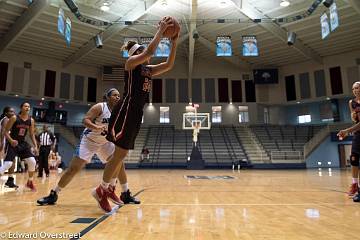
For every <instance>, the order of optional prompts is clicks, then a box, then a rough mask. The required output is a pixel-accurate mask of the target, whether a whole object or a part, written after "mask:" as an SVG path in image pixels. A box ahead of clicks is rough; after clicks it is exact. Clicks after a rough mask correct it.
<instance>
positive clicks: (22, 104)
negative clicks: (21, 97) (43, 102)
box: [20, 102, 30, 109]
mask: <svg viewBox="0 0 360 240" xmlns="http://www.w3.org/2000/svg"><path fill="white" fill-rule="evenodd" d="M26 103H27V104H29V105H30V103H29V102H23V103H21V105H20V109H21V108H22V107H23V106H24V105H25V104H26Z"/></svg>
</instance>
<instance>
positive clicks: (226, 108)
mask: <svg viewBox="0 0 360 240" xmlns="http://www.w3.org/2000/svg"><path fill="white" fill-rule="evenodd" d="M357 58H360V51H357V52H350V53H346V54H342V55H337V56H331V57H325V58H324V64H323V65H320V64H317V63H314V62H305V63H298V64H293V65H287V66H283V67H280V68H279V83H278V84H266V85H255V86H250V85H249V86H248V84H245V82H246V78H247V77H249V79H250V80H251V79H252V73H251V71H249V70H247V69H240V67H237V66H235V65H233V64H231V63H229V62H227V61H225V60H224V59H222V58H217V59H216V60H215V61H209V60H207V59H202V58H200V57H198V56H196V57H195V60H194V68H193V75H192V80H191V81H188V78H187V75H188V59H187V58H183V57H178V58H177V59H176V64H175V67H174V68H173V69H172V70H171V71H170V72H168V73H166V74H164V75H162V76H159V77H154V78H156V79H159V80H157V82H158V83H159V82H160V87H161V89H160V90H158V91H153V92H152V93H151V94H150V95H151V97H150V99H158V100H159V99H160V101H159V102H158V103H156V102H154V101H152V102H153V103H154V105H153V107H151V108H149V106H147V107H146V109H145V115H144V119H145V124H159V107H160V106H169V107H170V122H171V123H174V124H176V125H177V127H181V124H180V125H179V123H180V122H181V121H182V120H179V119H180V118H181V117H182V113H183V112H185V106H186V105H187V104H188V102H189V101H190V98H191V99H192V102H194V103H200V110H199V111H200V112H211V106H215V105H221V106H222V110H223V112H222V117H223V119H222V123H223V124H238V110H237V109H238V106H239V105H245V106H249V115H250V116H249V119H250V123H263V119H264V112H263V109H264V107H266V106H267V107H269V112H270V123H272V124H297V123H298V121H297V116H298V115H299V112H301V111H302V110H301V109H306V108H307V109H309V110H308V112H309V113H310V114H311V115H312V122H311V124H314V123H323V122H322V121H321V117H320V116H319V108H320V105H322V104H323V102H324V101H327V100H326V98H327V97H329V98H331V99H333V98H337V99H339V112H340V120H341V121H349V117H348V111H349V110H348V107H347V101H348V99H349V96H350V95H351V83H352V82H354V81H356V80H359V79H360V67H359V65H357V63H356V59H357ZM0 61H5V62H9V71H8V83H7V86H6V92H1V91H0V94H8V93H11V92H12V93H14V90H17V91H21V95H25V96H30V97H33V98H36V97H38V99H39V98H40V97H42V96H43V94H42V91H40V89H45V74H46V70H47V69H49V70H52V71H56V80H55V85H56V86H55V101H56V100H59V99H62V100H63V99H67V98H68V99H69V100H70V101H72V102H78V103H79V105H78V106H81V105H80V104H83V105H84V104H86V103H87V101H86V100H87V96H86V95H87V87H88V81H87V80H88V78H89V77H91V78H96V79H97V96H96V97H97V99H98V100H101V96H102V94H103V92H104V89H105V88H108V87H111V86H110V85H109V84H106V83H104V82H102V81H101V69H98V68H95V67H90V66H85V65H80V64H74V65H71V66H70V67H68V68H66V69H63V68H62V62H61V61H57V60H52V59H49V58H44V57H38V56H32V55H28V54H22V53H21V54H20V53H15V52H10V51H5V52H4V53H2V54H1V55H0ZM25 61H26V62H31V63H32V70H35V71H38V72H39V74H40V75H39V80H38V84H33V83H31V84H30V80H29V79H30V77H31V76H30V75H31V73H30V70H29V69H24V62H25ZM337 66H339V67H340V71H341V78H342V82H341V87H342V89H343V93H341V94H336V95H334V94H332V92H333V90H334V89H332V88H331V79H330V71H329V68H332V67H337ZM18 70H19V71H18ZM19 72H20V73H19ZM22 72H24V73H22ZM61 73H68V75H66V76H64V75H62V74H61ZM18 75H20V78H21V76H22V75H23V76H24V78H23V81H19V77H18ZM289 75H294V80H295V92H296V98H295V100H292V101H287V95H286V84H285V77H286V76H289ZM315 76H316V77H315ZM34 77H36V74H34V73H33V75H32V78H34ZM69 77H70V79H69ZM60 79H62V80H60ZM319 79H320V80H319ZM224 81H225V85H224V84H223V83H224ZM233 81H236V82H233ZM19 82H20V84H18V83H19ZM63 82H64V84H63ZM251 82H252V81H250V82H247V83H251ZM315 82H317V84H320V85H321V84H324V85H325V88H324V89H320V88H316V85H315ZM226 83H227V84H226ZM320 85H319V86H320ZM21 86H22V87H21ZM30 86H31V87H30ZM33 86H34V87H35V86H36V88H35V89H38V90H35V91H34V90H33V88H32V87H33ZM122 86H123V84H119V87H120V88H122ZM233 86H236V87H237V89H232V87H233ZM249 87H250V88H251V87H254V88H255V95H253V94H252V93H251V89H250V90H249V89H248V88H249ZM67 88H68V89H69V93H68V95H66V94H65V93H64V90H63V89H67ZM75 88H77V90H76V89H75ZM79 89H80V90H81V94H76V93H77V92H78V91H79ZM153 90H155V89H153ZM224 91H225V93H224ZM120 92H122V89H120ZM154 92H157V93H160V96H152V95H153V94H154ZM35 93H38V94H35ZM19 95H20V94H19ZM233 95H236V96H233ZM233 99H234V100H236V101H234V100H233ZM254 100H256V103H253V102H251V101H254ZM63 101H64V100H63ZM230 101H232V102H233V105H230V104H229V102H230ZM239 101H241V102H239ZM205 102H206V103H205ZM297 102H299V103H297ZM66 105H67V104H65V106H66ZM76 106H77V105H74V106H73V107H71V108H70V110H69V111H74V117H73V118H71V117H69V118H68V119H69V120H70V121H72V122H70V123H69V124H71V125H76V124H77V123H78V122H80V121H79V119H80V116H83V114H84V112H83V113H81V114H80V112H82V111H86V109H87V108H85V107H84V109H82V107H79V109H77V107H76ZM148 109H153V110H148ZM64 110H66V109H64ZM73 119H74V120H73Z"/></svg>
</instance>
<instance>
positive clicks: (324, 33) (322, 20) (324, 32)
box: [320, 13, 330, 39]
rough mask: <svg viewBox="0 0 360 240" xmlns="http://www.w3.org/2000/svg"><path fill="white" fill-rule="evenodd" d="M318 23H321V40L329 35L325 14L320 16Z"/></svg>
mask: <svg viewBox="0 0 360 240" xmlns="http://www.w3.org/2000/svg"><path fill="white" fill-rule="evenodd" d="M320 23H321V37H322V39H324V38H326V37H327V36H328V35H329V34H330V27H329V21H328V17H327V14H326V13H324V14H323V15H321V17H320Z"/></svg>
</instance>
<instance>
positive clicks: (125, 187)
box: [121, 183, 129, 192]
mask: <svg viewBox="0 0 360 240" xmlns="http://www.w3.org/2000/svg"><path fill="white" fill-rule="evenodd" d="M121 189H122V192H127V190H128V189H129V186H128V183H124V184H121Z"/></svg>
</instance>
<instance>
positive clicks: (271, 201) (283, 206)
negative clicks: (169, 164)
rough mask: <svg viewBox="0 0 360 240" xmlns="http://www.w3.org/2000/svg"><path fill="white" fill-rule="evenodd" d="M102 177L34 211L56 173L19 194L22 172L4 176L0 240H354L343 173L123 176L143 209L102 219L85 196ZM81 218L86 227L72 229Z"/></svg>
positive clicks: (354, 216)
mask: <svg viewBox="0 0 360 240" xmlns="http://www.w3.org/2000/svg"><path fill="white" fill-rule="evenodd" d="M101 174H102V171H101V170H84V171H82V172H81V173H80V174H79V175H77V176H76V177H75V179H74V180H73V182H71V183H70V184H69V186H68V187H67V188H65V189H63V190H62V191H61V192H60V194H59V200H58V203H57V204H56V205H54V206H37V204H36V200H37V199H38V198H40V197H42V196H44V195H47V194H48V193H49V191H50V189H51V188H52V187H53V186H54V184H55V183H56V182H57V181H58V179H59V175H58V174H57V173H55V172H53V173H51V176H50V178H47V179H46V178H43V179H36V186H37V188H38V190H37V192H30V191H27V190H24V189H23V187H22V186H23V184H24V179H25V175H23V174H17V176H16V181H17V183H18V184H19V185H20V186H21V187H20V189H18V190H17V191H14V190H9V189H7V188H4V182H5V179H6V176H3V177H2V178H1V181H0V186H1V187H0V234H1V235H0V237H2V238H3V239H4V237H5V239H6V236H7V237H8V235H6V234H12V233H18V234H20V233H28V234H29V233H32V234H36V233H38V234H39V233H42V234H45V233H46V234H52V233H53V234H54V233H58V234H76V233H81V234H82V236H81V239H94V240H98V239H124V240H125V239H126V240H131V239H134V240H138V239H146V240H147V239H164V240H165V239H166V240H170V239H179V240H180V239H181V240H182V239H184V240H185V239H198V240H202V239H204V240H205V239H206V240H208V239H209V240H215V239H227V240H228V239H256V240H258V239H284V240H285V239H286V240H287V239H291V240H292V239H304V240H305V239H306V240H313V239H317V240H319V239H326V240H328V239H341V240H343V239H360V235H359V229H360V221H359V217H360V203H353V201H352V199H351V198H349V197H348V196H347V195H346V194H345V192H346V191H347V189H348V185H349V183H350V181H351V176H350V172H349V171H346V170H332V171H329V170H328V169H322V170H321V171H320V172H319V171H318V169H316V170H241V171H240V172H238V171H232V170H203V171H188V170H148V169H146V170H128V180H129V185H130V188H131V190H132V192H133V193H134V194H135V193H138V197H139V198H140V199H141V201H142V204H140V205H125V206H122V207H120V208H114V210H113V212H112V213H111V214H108V215H105V214H104V213H103V212H101V210H100V209H99V208H98V207H97V204H96V202H95V200H94V199H93V198H92V197H91V195H90V192H91V189H92V188H93V187H95V186H96V185H97V184H98V183H99V181H100V179H101ZM185 175H190V176H210V177H211V176H230V177H233V179H230V178H225V179H218V178H213V179H197V178H191V179H188V178H186V177H185ZM117 190H118V191H119V187H118V189H117ZM79 218H80V220H84V219H82V218H88V219H85V220H88V222H87V223H71V222H72V221H74V220H79ZM43 236H44V235H43ZM54 236H55V235H54ZM63 236H64V235H63ZM71 237H72V236H70V235H68V239H69V238H71ZM39 239H40V237H39ZM49 239H50V236H49ZM75 239H76V238H75Z"/></svg>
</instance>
